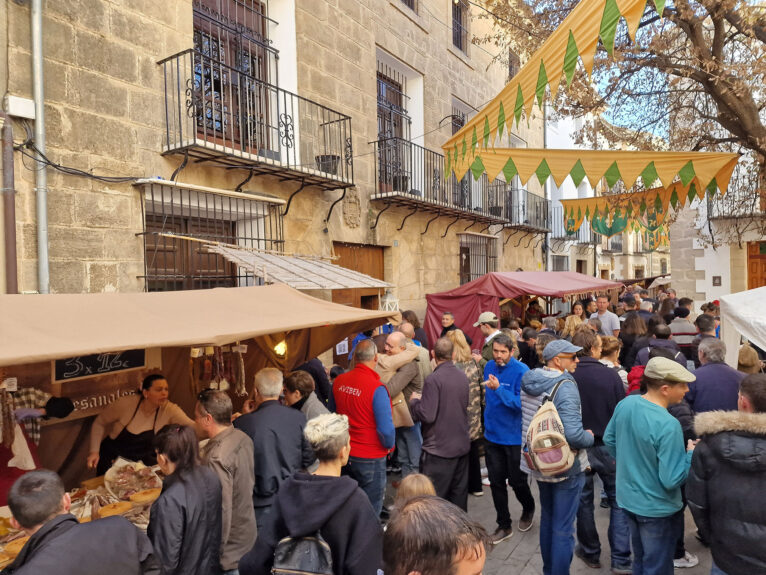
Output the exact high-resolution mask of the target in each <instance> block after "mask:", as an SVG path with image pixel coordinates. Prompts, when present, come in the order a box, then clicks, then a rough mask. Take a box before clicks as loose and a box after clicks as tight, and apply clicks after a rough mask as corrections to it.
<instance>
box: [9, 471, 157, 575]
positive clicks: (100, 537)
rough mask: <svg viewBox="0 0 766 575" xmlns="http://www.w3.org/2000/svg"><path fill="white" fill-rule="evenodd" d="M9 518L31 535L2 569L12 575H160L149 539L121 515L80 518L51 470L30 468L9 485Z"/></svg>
mask: <svg viewBox="0 0 766 575" xmlns="http://www.w3.org/2000/svg"><path fill="white" fill-rule="evenodd" d="M8 505H9V507H10V508H11V513H12V514H13V518H12V519H11V523H13V524H14V526H15V527H18V528H21V529H23V530H24V531H25V532H26V533H27V534H28V535H30V538H29V540H28V541H27V542H26V544H25V545H24V547H23V548H22V549H21V551H20V552H19V554H18V556H17V557H16V559H15V560H14V561H13V563H11V564H10V565H9V566H8V567H6V568H5V570H4V571H3V573H9V574H10V573H13V575H41V574H48V573H51V574H53V573H55V574H56V575H103V574H104V573H108V574H109V575H159V573H160V566H159V563H158V562H157V558H156V557H155V556H154V555H153V554H152V544H151V543H150V542H149V539H148V537H147V536H146V535H144V534H143V533H141V531H139V530H138V529H137V528H136V527H135V526H134V525H132V524H131V523H130V522H129V521H128V520H127V519H125V518H124V517H107V518H105V519H99V520H98V521H93V522H89V523H78V522H77V519H76V518H75V516H74V515H71V514H70V513H69V507H70V505H71V500H70V498H69V494H68V493H67V492H66V491H65V490H64V484H63V482H62V481H61V478H60V477H59V476H58V475H57V474H56V473H54V472H53V471H47V470H44V469H43V470H39V471H30V472H29V473H27V474H25V475H23V476H21V477H20V478H19V479H17V480H16V482H15V483H14V484H13V486H12V487H11V490H10V493H9V494H8Z"/></svg>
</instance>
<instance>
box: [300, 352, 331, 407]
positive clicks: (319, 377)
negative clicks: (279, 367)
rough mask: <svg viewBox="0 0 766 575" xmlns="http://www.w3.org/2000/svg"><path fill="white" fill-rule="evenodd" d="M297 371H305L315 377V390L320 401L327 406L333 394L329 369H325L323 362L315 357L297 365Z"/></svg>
mask: <svg viewBox="0 0 766 575" xmlns="http://www.w3.org/2000/svg"><path fill="white" fill-rule="evenodd" d="M295 371H305V372H306V373H308V374H309V375H310V376H311V377H313V378H314V392H315V393H316V394H317V397H318V398H319V401H321V402H322V404H323V405H325V406H326V405H327V402H328V401H330V396H331V395H332V384H331V383H330V378H328V377H327V371H325V368H324V365H323V364H322V362H321V361H319V359H317V358H316V357H315V358H314V359H310V360H308V361H307V362H306V363H303V364H301V365H299V366H298V367H296V368H295Z"/></svg>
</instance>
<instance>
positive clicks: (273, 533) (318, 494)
mask: <svg viewBox="0 0 766 575" xmlns="http://www.w3.org/2000/svg"><path fill="white" fill-rule="evenodd" d="M303 435H304V436H305V437H306V439H307V440H308V442H309V444H311V447H312V449H313V450H314V454H315V455H316V457H317V459H318V460H319V467H318V468H317V470H316V471H315V472H314V473H313V474H309V473H304V472H298V473H296V474H295V475H293V476H292V477H290V478H288V479H286V480H285V482H284V483H283V484H282V485H281V486H280V488H279V492H277V495H276V498H275V499H274V504H273V505H272V511H271V515H270V517H269V521H267V522H266V525H265V527H264V529H262V530H260V531H259V532H258V539H256V541H255V546H254V547H253V548H252V549H251V550H250V551H249V552H248V553H247V554H246V555H245V556H244V557H243V558H242V559H241V560H240V562H239V572H240V573H241V574H242V575H267V574H268V573H271V567H272V565H273V563H274V550H275V549H276V547H277V544H278V543H279V542H280V541H281V540H282V539H284V538H285V537H292V538H300V537H313V536H315V535H316V534H317V533H319V534H320V535H321V536H322V538H323V539H324V540H325V541H326V542H327V545H329V546H330V552H331V554H332V570H333V573H334V574H335V575H354V574H357V573H369V572H372V571H373V570H374V569H373V570H371V569H370V566H371V565H373V566H377V565H380V563H381V561H382V559H381V557H382V552H383V548H382V539H383V532H382V530H381V527H380V521H379V520H378V517H377V516H376V514H375V511H374V510H373V508H372V505H371V504H370V500H369V499H368V497H367V495H365V493H364V491H362V490H361V489H360V488H359V485H357V483H356V481H354V480H353V479H351V478H350V477H348V476H345V475H343V476H342V475H341V469H342V468H343V466H344V465H346V464H347V463H348V456H349V453H351V440H350V436H349V431H348V418H347V417H346V416H345V415H339V414H337V413H326V414H324V415H319V416H317V417H315V418H314V419H312V420H311V421H309V422H308V423H306V428H305V429H304V431H303Z"/></svg>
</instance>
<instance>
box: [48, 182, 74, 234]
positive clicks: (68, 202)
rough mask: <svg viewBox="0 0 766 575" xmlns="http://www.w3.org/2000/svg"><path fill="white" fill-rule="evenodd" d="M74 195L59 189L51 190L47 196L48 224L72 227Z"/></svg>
mask: <svg viewBox="0 0 766 575" xmlns="http://www.w3.org/2000/svg"><path fill="white" fill-rule="evenodd" d="M74 196H75V195H74V194H73V193H72V192H65V191H63V190H60V189H58V190H57V189H52V190H51V192H50V193H49V194H48V224H49V225H52V226H72V225H74V224H75V217H74Z"/></svg>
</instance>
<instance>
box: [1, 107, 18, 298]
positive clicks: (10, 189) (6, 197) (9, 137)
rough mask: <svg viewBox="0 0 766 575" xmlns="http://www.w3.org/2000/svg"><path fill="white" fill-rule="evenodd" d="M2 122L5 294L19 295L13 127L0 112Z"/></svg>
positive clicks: (7, 118) (9, 120) (6, 116)
mask: <svg viewBox="0 0 766 575" xmlns="http://www.w3.org/2000/svg"><path fill="white" fill-rule="evenodd" d="M0 118H2V121H3V143H2V146H3V153H2V157H3V234H4V236H5V237H4V241H3V244H4V245H5V293H19V281H18V267H17V263H16V198H15V196H16V189H15V183H14V171H13V126H11V119H10V118H9V117H8V115H7V114H6V113H5V112H3V111H0Z"/></svg>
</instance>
